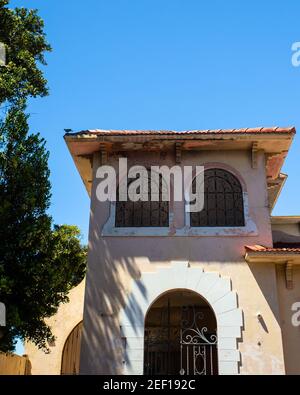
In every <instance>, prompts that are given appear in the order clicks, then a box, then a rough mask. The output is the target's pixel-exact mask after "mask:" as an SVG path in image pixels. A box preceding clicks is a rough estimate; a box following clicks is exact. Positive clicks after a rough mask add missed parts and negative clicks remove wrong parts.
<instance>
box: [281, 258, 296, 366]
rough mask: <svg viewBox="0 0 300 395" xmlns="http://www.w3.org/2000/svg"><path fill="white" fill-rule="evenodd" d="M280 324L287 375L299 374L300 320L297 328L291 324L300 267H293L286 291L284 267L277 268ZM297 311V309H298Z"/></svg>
mask: <svg viewBox="0 0 300 395" xmlns="http://www.w3.org/2000/svg"><path fill="white" fill-rule="evenodd" d="M277 281H278V295H279V305H280V323H281V327H282V335H283V349H284V358H285V366H286V373H287V374H300V325H299V324H300V320H299V318H298V319H297V322H298V326H294V325H293V323H292V316H293V314H295V313H296V311H292V306H293V304H294V303H299V302H300V267H299V266H296V265H295V266H294V267H293V284H294V288H293V289H287V287H286V281H285V270H284V265H278V267H277ZM298 311H299V307H298Z"/></svg>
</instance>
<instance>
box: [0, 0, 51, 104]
mask: <svg viewBox="0 0 300 395" xmlns="http://www.w3.org/2000/svg"><path fill="white" fill-rule="evenodd" d="M8 3H9V0H0V21H1V24H0V42H1V43H3V44H4V45H5V49H6V66H5V67H2V68H1V79H0V103H3V102H4V101H10V102H15V101H18V100H20V99H26V98H27V97H37V96H45V95H47V94H48V89H47V80H46V79H45V78H44V76H43V72H42V71H41V70H40V69H39V68H38V63H41V64H43V65H46V61H45V58H44V52H45V51H50V50H51V47H50V45H49V44H48V43H47V41H46V38H45V33H44V31H43V28H44V22H43V20H42V19H41V18H40V17H39V16H38V14H37V10H27V9H26V8H15V9H9V8H7V7H6V5H7V4H8Z"/></svg>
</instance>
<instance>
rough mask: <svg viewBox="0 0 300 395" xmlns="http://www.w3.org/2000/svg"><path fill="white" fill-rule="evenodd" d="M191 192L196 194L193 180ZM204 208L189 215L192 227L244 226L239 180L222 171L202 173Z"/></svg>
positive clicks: (213, 170) (210, 170)
mask: <svg viewBox="0 0 300 395" xmlns="http://www.w3.org/2000/svg"><path fill="white" fill-rule="evenodd" d="M192 190H193V192H194V193H195V192H196V182H195V180H194V182H193V186H192ZM204 193H205V196H204V208H203V210H202V211H201V212H196V213H190V223H191V226H193V227H197V226H198V227H205V226H210V227H213V226H219V227H221V226H222V227H226V226H227V227H228V226H244V225H245V219H244V202H243V190H242V187H241V184H240V182H239V180H238V179H237V178H236V177H235V176H234V175H233V174H231V173H229V172H228V171H226V170H223V169H209V170H206V171H205V172H204Z"/></svg>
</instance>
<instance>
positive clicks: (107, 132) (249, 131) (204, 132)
mask: <svg viewBox="0 0 300 395" xmlns="http://www.w3.org/2000/svg"><path fill="white" fill-rule="evenodd" d="M267 133H270V134H272V133H276V134H285V133H288V134H294V133H296V130H295V128H294V127H287V128H280V127H261V128H243V129H215V130H213V129H212V130H186V131H175V130H102V129H95V130H82V131H80V132H77V133H68V135H70V136H72V135H77V136H78V135H87V134H88V135H99V136H105V135H110V136H120V135H128V136H131V135H151V134H154V135H177V134H180V135H182V134H188V135H207V134H208V135H209V134H267Z"/></svg>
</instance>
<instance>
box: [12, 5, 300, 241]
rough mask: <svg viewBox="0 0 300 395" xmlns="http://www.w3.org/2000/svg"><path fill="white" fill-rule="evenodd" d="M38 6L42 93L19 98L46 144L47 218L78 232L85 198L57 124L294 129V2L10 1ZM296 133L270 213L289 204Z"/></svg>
mask: <svg viewBox="0 0 300 395" xmlns="http://www.w3.org/2000/svg"><path fill="white" fill-rule="evenodd" d="M11 6H26V7H29V8H38V9H39V13H40V15H41V16H42V18H43V19H44V21H45V31H46V33H47V37H48V40H49V42H50V43H51V45H52V47H53V52H52V53H51V54H48V55H47V61H48V66H47V67H46V68H45V75H46V78H47V79H48V81H49V87H50V96H49V97H47V98H43V99H35V100H32V101H31V102H30V107H29V111H30V113H31V121H30V123H31V130H32V131H33V132H37V131H39V132H40V133H41V134H42V136H44V137H45V138H46V140H47V147H48V149H49V151H50V168H51V182H52V191H53V196H52V206H51V209H50V212H51V214H52V216H53V218H54V221H55V222H56V223H59V224H62V223H68V224H76V225H78V226H79V227H80V228H81V230H82V233H83V240H84V241H87V232H88V219H89V199H88V196H87V193H86V191H85V189H84V187H83V184H82V182H81V180H80V177H79V175H78V173H77V172H76V169H75V166H74V164H73V163H72V160H71V157H70V155H69V153H68V150H67V148H66V145H65V143H64V141H63V129H64V128H71V129H73V130H74V131H76V130H80V129H88V128H103V129H105V128H108V129H119V128H120V129H176V130H181V129H184V130H185V129H209V128H210V129H212V128H239V127H256V126H272V125H279V126H289V125H295V126H296V127H298V129H299V131H300V112H299V103H300V89H299V88H300V67H299V68H295V67H293V66H292V64H291V56H292V51H291V46H292V44H293V43H294V42H296V41H300V23H299V14H300V2H299V1H298V0H290V1H289V2H287V1H273V2H270V1H258V0H251V1H243V2H241V1H230V0H227V1H226V2H225V1H221V0H220V1H218V0H212V1H200V0H188V1H183V0H163V1H162V0H87V1H85V2H82V1H79V0H72V1H71V0H64V1H58V0H51V1H42V0H26V1H25V0H16V1H11ZM299 148H300V136H298V137H296V139H295V141H294V143H293V147H292V149H291V151H290V154H289V157H288V159H287V161H286V165H285V167H284V169H283V170H284V171H286V172H287V173H288V174H289V179H288V181H287V183H286V185H285V188H284V191H283V192H282V196H281V198H280V199H279V201H278V203H277V206H276V209H275V210H274V214H300V209H299V208H298V195H299V193H300V187H299V182H298V173H299V156H298V152H299Z"/></svg>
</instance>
